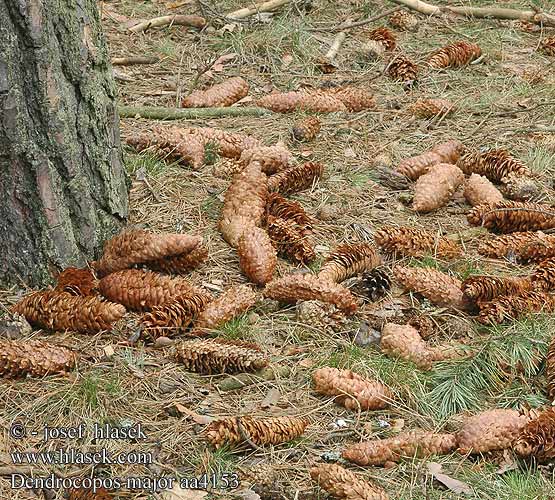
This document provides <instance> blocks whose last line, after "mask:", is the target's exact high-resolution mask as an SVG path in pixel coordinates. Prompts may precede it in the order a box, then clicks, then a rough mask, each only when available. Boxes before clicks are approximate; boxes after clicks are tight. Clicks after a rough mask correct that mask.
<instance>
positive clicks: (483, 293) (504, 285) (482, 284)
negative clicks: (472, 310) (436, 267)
mask: <svg viewBox="0 0 555 500" xmlns="http://www.w3.org/2000/svg"><path fill="white" fill-rule="evenodd" d="M531 288H532V281H531V280H530V278H529V277H528V276H522V277H520V276H519V277H514V276H470V277H469V278H466V279H465V280H464V281H463V282H462V291H463V292H464V294H465V295H466V296H467V297H468V298H469V299H471V300H472V301H474V302H477V303H481V302H487V301H490V300H493V299H495V298H496V297H499V296H500V295H521V294H522V293H524V292H527V291H528V290H530V289H531Z"/></svg>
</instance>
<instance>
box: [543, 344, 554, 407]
mask: <svg viewBox="0 0 555 500" xmlns="http://www.w3.org/2000/svg"><path fill="white" fill-rule="evenodd" d="M545 377H546V378H547V395H548V396H549V399H550V400H551V401H552V402H553V401H554V400H555V335H554V336H553V337H551V342H550V343H549V349H548V350H547V358H546V360H545Z"/></svg>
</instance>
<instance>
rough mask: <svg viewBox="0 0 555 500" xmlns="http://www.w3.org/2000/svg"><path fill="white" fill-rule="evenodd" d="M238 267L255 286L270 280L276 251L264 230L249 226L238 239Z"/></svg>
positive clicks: (274, 267) (274, 269) (272, 274)
mask: <svg viewBox="0 0 555 500" xmlns="http://www.w3.org/2000/svg"><path fill="white" fill-rule="evenodd" d="M237 253H238V254H239V266H240V267H241V270H242V271H243V272H244V273H245V275H246V276H247V278H249V280H251V281H252V282H253V283H256V284H257V285H265V284H266V283H268V282H269V281H271V280H272V277H273V276H274V273H275V271H276V267H277V254H276V249H275V248H274V247H273V245H272V240H271V239H270V236H268V233H267V232H266V231H265V230H264V229H260V228H259V227H255V226H251V227H249V228H247V229H245V231H243V235H242V236H241V238H239V243H238V244H237Z"/></svg>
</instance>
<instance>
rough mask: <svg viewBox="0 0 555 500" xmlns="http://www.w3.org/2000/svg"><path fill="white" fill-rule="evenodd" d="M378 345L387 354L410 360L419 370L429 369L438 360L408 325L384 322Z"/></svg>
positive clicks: (415, 331)
mask: <svg viewBox="0 0 555 500" xmlns="http://www.w3.org/2000/svg"><path fill="white" fill-rule="evenodd" d="M380 346H381V348H382V352H383V353H385V354H387V355H388V356H391V357H394V358H401V359H404V360H406V361H411V362H413V363H414V364H415V365H416V366H417V367H418V368H420V369H421V370H431V369H432V364H433V362H434V361H438V359H437V356H436V353H435V352H434V350H433V349H430V348H429V347H428V345H427V344H426V342H425V341H424V340H423V339H422V337H421V336H420V334H419V333H418V331H417V330H416V329H415V328H413V327H412V326H410V325H396V324H394V323H386V324H385V325H384V327H383V329H382V338H381V341H380Z"/></svg>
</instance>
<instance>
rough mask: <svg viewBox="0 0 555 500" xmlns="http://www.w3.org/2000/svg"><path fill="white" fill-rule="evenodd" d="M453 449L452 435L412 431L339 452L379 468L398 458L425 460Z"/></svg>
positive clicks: (352, 460) (343, 455)
mask: <svg viewBox="0 0 555 500" xmlns="http://www.w3.org/2000/svg"><path fill="white" fill-rule="evenodd" d="M456 447H457V439H456V437H455V435H453V434H438V433H435V432H425V431H421V430H414V431H408V432H403V433H401V434H399V435H397V436H395V437H391V438H387V439H376V440H373V441H362V442H361V443H356V444H353V445H351V446H349V447H347V448H345V449H344V450H343V453H342V454H341V456H342V457H343V458H344V459H345V460H348V461H349V462H353V463H355V464H358V465H362V466H366V465H383V464H385V463H386V462H399V461H400V460H401V459H402V458H408V459H414V458H425V457H428V456H430V455H446V454H448V453H451V452H452V451H453V450H454V449H455V448H456Z"/></svg>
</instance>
